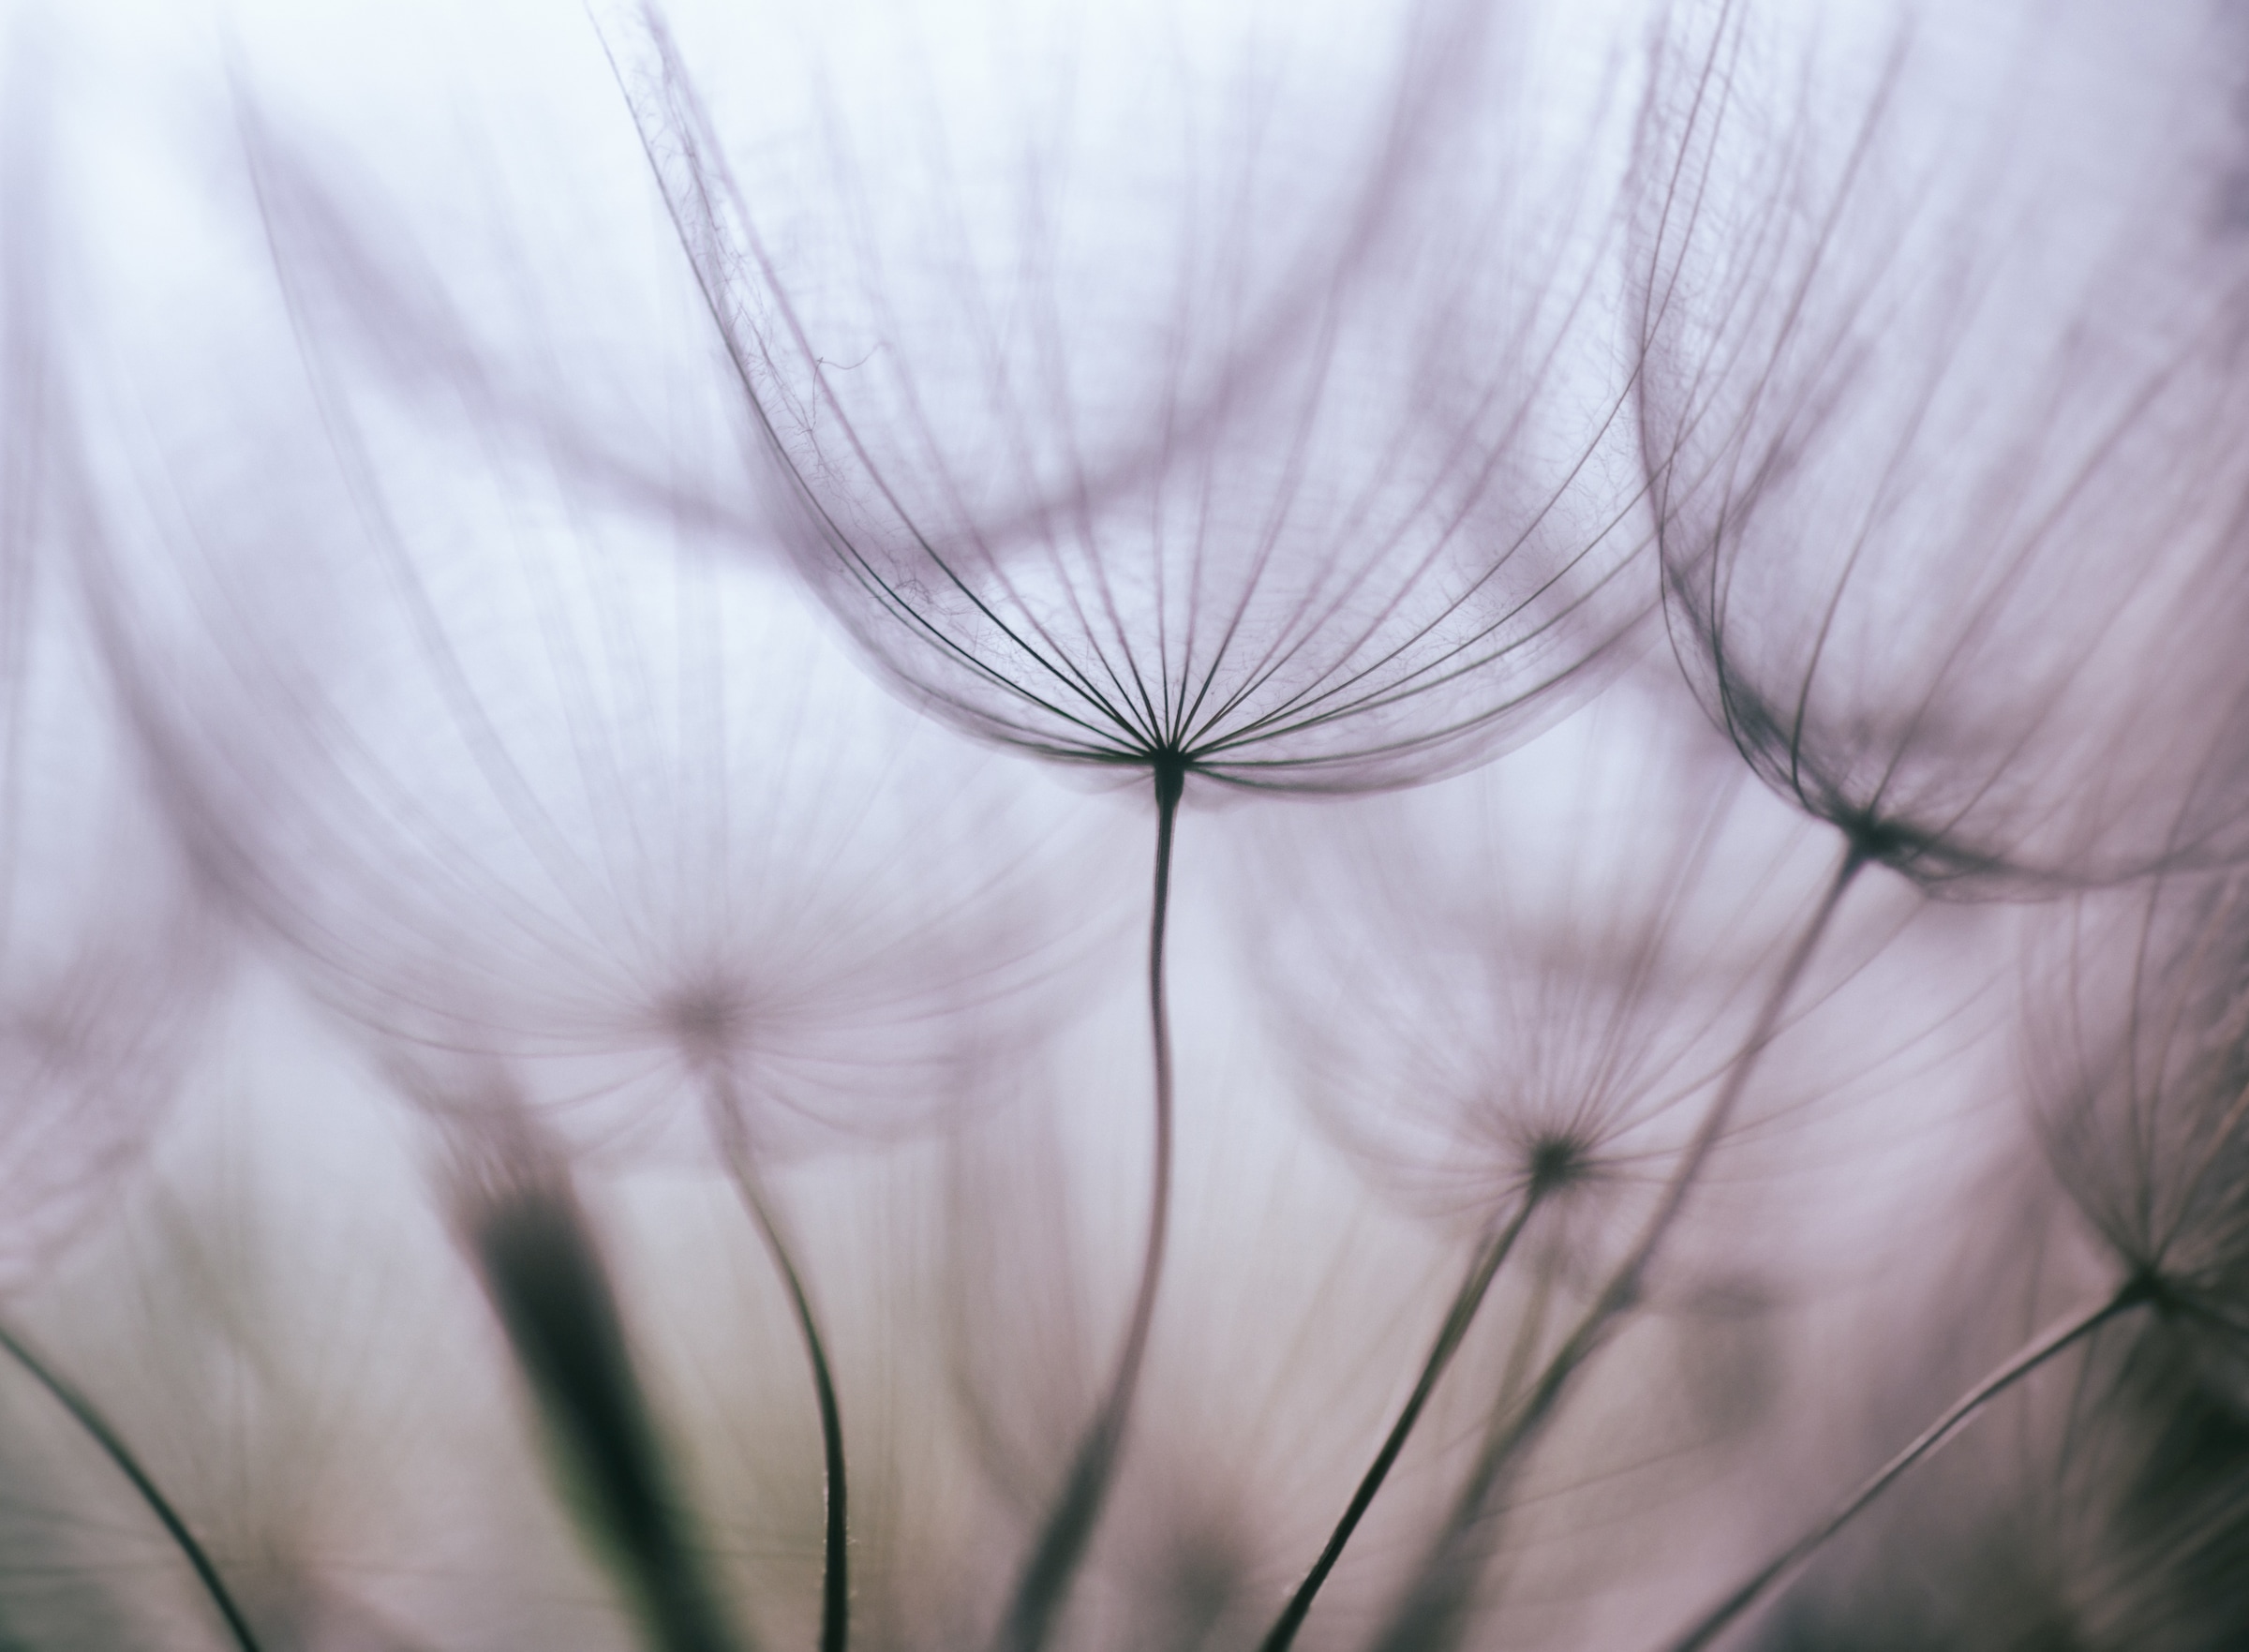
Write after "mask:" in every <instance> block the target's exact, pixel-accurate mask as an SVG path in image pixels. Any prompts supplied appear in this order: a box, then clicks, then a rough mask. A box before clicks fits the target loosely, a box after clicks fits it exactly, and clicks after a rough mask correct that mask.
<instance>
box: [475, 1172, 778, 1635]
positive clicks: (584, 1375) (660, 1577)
mask: <svg viewBox="0 0 2249 1652" xmlns="http://www.w3.org/2000/svg"><path fill="white" fill-rule="evenodd" d="M462 1214H463V1218H464V1221H463V1229H464V1232H465V1235H466V1237H467V1240H468V1243H469V1253H470V1255H471V1257H472V1258H474V1260H475V1263H476V1266H477V1271H478V1272H479V1274H480V1276H481V1278H482V1280H483V1283H484V1289H485V1291H486V1293H487V1294H488V1295H489V1296H490V1298H491V1300H492V1306H493V1311H494V1312H495V1314H496V1315H497V1316H498V1317H499V1322H500V1326H501V1329H503V1330H504V1331H505V1332H507V1337H508V1347H509V1349H510V1351H511V1352H512V1353H513V1354H514V1359H515V1363H516V1365H517V1367H518V1368H519V1369H520V1370H521V1371H522V1373H523V1375H524V1377H525V1379H526V1380H527V1381H528V1382H529V1385H530V1389H531V1392H532V1394H533V1395H534V1396H535V1397H536V1398H537V1400H538V1402H539V1406H540V1409H541V1410H542V1411H543V1412H544V1415H545V1419H546V1422H547V1426H548V1428H549V1430H550V1431H551V1435H552V1437H553V1439H554V1441H555V1443H556V1444H557V1445H558V1446H559V1447H560V1448H561V1451H562V1453H563V1455H564V1458H565V1460H566V1462H567V1465H568V1466H569V1468H570V1469H571V1470H573V1474H574V1479H575V1481H576V1490H577V1493H578V1495H579V1496H580V1498H581V1499H582V1504H581V1512H580V1520H581V1523H582V1524H583V1525H586V1526H587V1527H588V1528H589V1530H590V1535H592V1536H594V1537H596V1538H598V1539H599V1540H601V1544H602V1549H601V1551H600V1552H601V1557H602V1558H603V1560H604V1561H606V1562H607V1563H608V1564H609V1566H610V1567H611V1568H612V1570H614V1571H615V1573H616V1574H617V1577H618V1582H619V1583H620V1584H622V1585H624V1586H625V1588H626V1589H627V1590H628V1591H629V1592H630V1594H631V1596H632V1597H633V1604H634V1605H635V1606H637V1607H638V1609H639V1613H640V1615H641V1618H642V1621H643V1623H644V1624H645V1625H646V1629H647V1643H648V1645H650V1646H651V1647H654V1648H657V1649H658V1652H734V1648H736V1647H737V1645H740V1637H739V1636H738V1635H737V1632H736V1631H735V1630H734V1628H733V1626H732V1625H730V1624H729V1623H728V1622H727V1618H726V1614H725V1611H724V1609H723V1607H722V1604H721V1598H720V1596H719V1594H718V1592H717V1591H716V1590H714V1589H713V1588H712V1587H711V1585H710V1580H709V1578H708V1577H707V1575H706V1570H705V1563H704V1555H703V1552H702V1549H701V1547H700V1545H699V1544H698V1543H697V1542H696V1541H695V1540H694V1533H693V1530H692V1529H691V1528H690V1526H689V1525H688V1523H687V1520H686V1517H685V1516H684V1514H683V1512H682V1511H681V1508H680V1505H679V1501H678V1497H677V1496H676V1495H675V1493H674V1489H673V1485H672V1477H671V1474H670V1472H669V1464H668V1462H667V1460H666V1457H665V1454H664V1451H663V1444H662V1441H661V1439H660V1437H659V1435H658V1431H657V1427H656V1421H655V1418H654V1417H653V1415H652V1414H651V1412H650V1408H649V1406H648V1396H647V1393H646V1392H645V1391H644V1390H643V1388H642V1386H641V1382H640V1377H639V1374H638V1373H637V1372H636V1371H635V1370H634V1368H633V1354H632V1344H631V1341H630V1339H629V1338H628V1337H627V1335H626V1333H625V1327H624V1318H623V1315H622V1314H621V1313H620V1312H619V1311H618V1302H617V1293H616V1291H615V1289H614V1288H613V1287H612V1286H611V1284H610V1280H609V1273H608V1270H607V1268H606V1267H605V1266H604V1265H603V1260H602V1256H601V1252H600V1250H599V1248H598V1247H597V1246H596V1244H595V1243H594V1240H593V1236H592V1234H591V1233H590V1232H588V1229H587V1227H586V1224H585V1221H584V1219H583V1217H582V1216H581V1214H580V1213H579V1210H578V1203H577V1199H576V1197H575V1195H574V1193H573V1189H572V1187H571V1183H570V1181H569V1179H568V1176H567V1175H566V1174H565V1173H564V1172H562V1171H560V1170H559V1169H556V1168H550V1167H545V1166H541V1165H529V1166H517V1167H514V1168H513V1170H512V1173H509V1174H507V1175H506V1178H505V1180H504V1181H502V1182H500V1183H498V1184H496V1185H492V1186H488V1187H484V1188H478V1189H472V1190H470V1191H469V1198H467V1199H466V1200H465V1202H464V1209H463V1213H462ZM566 1483H567V1482H566Z"/></svg>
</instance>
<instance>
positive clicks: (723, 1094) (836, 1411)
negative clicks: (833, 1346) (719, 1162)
mask: <svg viewBox="0 0 2249 1652" xmlns="http://www.w3.org/2000/svg"><path fill="white" fill-rule="evenodd" d="M712 1104H713V1110H714V1114H715V1121H714V1122H715V1124H716V1125H717V1135H718V1139H719V1141H720V1144H721V1148H722V1152H723V1153H725V1156H726V1168H727V1170H728V1171H729V1172H730V1173H731V1174H732V1175H733V1177H734V1185H735V1188H736V1190H737V1192H739V1193H740V1195H741V1198H742V1203H743V1205H744V1206H745V1207H746V1208H747V1209H748V1210H749V1212H750V1218H751V1220H752V1221H753V1222H755V1223H756V1224H757V1231H758V1237H759V1238H761V1239H763V1240H764V1241H765V1243H766V1254H767V1256H769V1257H770V1258H772V1259H773V1267H774V1271H775V1272H778V1273H779V1274H780V1275H781V1279H782V1285H784V1286H785V1287H787V1288H788V1293H789V1302H790V1304H791V1305H792V1306H793V1307H794V1308H795V1309H796V1313H797V1332H798V1334H799V1335H800V1336H802V1338H803V1340H804V1355H805V1360H806V1362H807V1363H808V1364H810V1365H811V1367H812V1393H813V1396H814V1397H815V1399H816V1400H817V1401H818V1403H819V1406H820V1449H821V1455H822V1469H823V1475H824V1479H825V1484H826V1487H827V1535H826V1538H825V1540H824V1544H825V1570H824V1572H823V1575H822V1579H821V1589H820V1652H844V1647H845V1646H846V1645H848V1643H849V1642H850V1640H851V1556H850V1538H851V1525H850V1520H849V1517H848V1510H847V1506H846V1501H845V1494H846V1490H847V1487H848V1484H849V1481H848V1480H847V1477H846V1476H845V1473H844V1468H843V1412H842V1407H841V1406H839V1405H838V1404H837V1403H836V1385H835V1380H834V1378H833V1377H832V1376H831V1375H830V1373H829V1370H828V1364H827V1344H826V1342H825V1341H824V1340H823V1338H822V1337H821V1334H820V1321H819V1318H818V1317H817V1316H816V1315H814V1313H813V1312H812V1296H811V1294H810V1293H809V1292H808V1291H807V1290H806V1289H805V1286H804V1276H803V1275H802V1274H801V1273H799V1272H797V1262H796V1258H795V1257H794V1256H793V1255H792V1254H791V1250H790V1246H789V1243H788V1241H787V1239H786V1238H785V1237H784V1236H783V1234H782V1228H781V1222H780V1219H779V1217H778V1216H777V1215H776V1214H775V1213H774V1210H773V1206H772V1203H771V1201H770V1199H768V1198H767V1194H766V1190H765V1184H764V1183H763V1182H761V1181H760V1180H759V1178H758V1174H757V1166H756V1163H755V1161H754V1159H753V1158H752V1154H751V1153H750V1144H749V1141H748V1139H746V1137H745V1136H744V1134H743V1129H742V1123H741V1109H739V1108H738V1107H737V1105H736V1102H735V1096H734V1092H733V1088H732V1086H731V1085H729V1084H728V1083H727V1082H726V1081H725V1080H723V1079H722V1080H721V1081H720V1082H719V1084H718V1086H717V1087H716V1088H715V1090H714V1091H713V1093H712Z"/></svg>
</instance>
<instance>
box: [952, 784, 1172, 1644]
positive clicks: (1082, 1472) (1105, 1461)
mask: <svg viewBox="0 0 2249 1652" xmlns="http://www.w3.org/2000/svg"><path fill="white" fill-rule="evenodd" d="M1154 767H1155V894H1154V902H1153V904H1152V906H1151V909H1150V913H1149V919H1148V1024H1149V1035H1150V1039H1151V1041H1152V1043H1153V1044H1154V1052H1155V1120H1154V1123H1155V1141H1154V1168H1153V1171H1152V1175H1151V1182H1152V1183H1153V1185H1152V1188H1151V1191H1150V1194H1149V1201H1148V1248H1147V1251H1146V1253H1145V1254H1144V1255H1143V1257H1142V1258H1141V1261H1140V1283H1139V1292H1138V1294H1137V1295H1136V1296H1135V1298H1134V1301H1133V1305H1132V1319H1131V1323H1130V1324H1129V1326H1128V1327H1127V1328H1126V1330H1125V1332H1124V1350H1123V1351H1122V1352H1121V1353H1120V1354H1119V1355H1118V1357H1117V1367H1116V1373H1115V1375H1114V1376H1113V1377H1111V1378H1110V1387H1109V1395H1108V1397H1107V1398H1106V1399H1104V1400H1103V1401H1102V1403H1101V1409H1100V1410H1099V1411H1097V1412H1096V1413H1095V1416H1094V1421H1093V1423H1092V1425H1091V1426H1090V1427H1089V1428H1087V1430H1086V1432H1085V1436H1084V1438H1083V1440H1082V1441H1081V1442H1080V1445H1079V1448H1078V1455H1077V1458H1076V1460H1075V1461H1074V1462H1073V1463H1072V1464H1071V1465H1070V1474H1069V1478H1068V1479H1067V1480H1066V1481H1064V1482H1063V1488H1062V1494H1061V1496H1058V1497H1057V1498H1056V1499H1055V1501H1054V1505H1053V1508H1052V1510H1051V1511H1050V1512H1049V1514H1048V1516H1047V1524H1046V1527H1045V1529H1044V1530H1043V1531H1041V1532H1040V1533H1039V1537H1038V1541H1037V1543H1036V1544H1035V1546H1034V1548H1033V1549H1032V1551H1031V1559H1030V1562H1029V1564H1028V1565H1026V1566H1025V1567H1024V1568H1023V1575H1022V1580H1021V1582H1020V1583H1019V1584H1018V1585H1016V1591H1015V1601H1014V1604H1013V1605H1012V1606H1011V1607H1010V1608H1009V1609H1008V1613H1007V1618H1006V1621H1005V1624H1004V1625H1003V1626H1002V1628H1001V1630H1000V1634H999V1639H998V1641H997V1643H996V1652H1038V1649H1039V1648H1040V1647H1041V1646H1043V1645H1045V1644H1046V1640H1047V1636H1048V1634H1049V1633H1050V1631H1051V1630H1052V1629H1053V1626H1054V1616H1055V1614H1056V1613H1057V1612H1059V1611H1060V1610H1061V1608H1062V1602H1063V1598H1064V1596H1065V1594H1066V1593H1067V1592H1068V1589H1069V1585H1070V1579H1071V1577H1072V1576H1073V1575H1074V1574H1075V1573H1076V1571H1077V1570H1078V1564H1079V1562H1080V1560H1082V1559H1083V1558H1084V1555H1085V1548H1086V1544H1087V1543H1088V1542H1089V1541H1091V1540H1092V1539H1093V1535H1094V1526H1095V1523H1096V1522H1097V1521H1098V1520H1099V1519H1100V1516H1101V1509H1102V1505H1103V1504H1104V1503H1105V1502H1106V1501H1107V1500H1108V1496H1109V1488H1110V1481H1111V1479H1112V1478H1113V1477H1114V1475H1115V1472H1116V1465H1117V1454H1118V1452H1119V1451H1120V1450H1121V1449H1122V1448H1123V1446H1124V1429H1125V1425H1126V1423H1127V1422H1128V1421H1130V1420H1131V1415H1132V1401H1133V1396H1134V1394H1135V1393H1136V1392H1138V1390H1139V1381H1140V1365H1141V1363H1142V1362H1143V1360H1144V1359H1145V1358H1146V1356H1147V1352H1148V1332H1149V1327H1150V1326H1151V1325H1152V1324H1153V1323H1154V1318H1155V1295H1156V1287H1157V1285H1158V1283H1159V1282H1160V1281H1161V1279H1162V1277H1163V1272H1164V1247H1165V1243H1166V1241H1167V1239H1168V1238H1169V1232H1170V1226H1171V1112H1172V1084H1171V1013H1170V1008H1169V1001H1168V998H1167V995H1166V992H1165V987H1164V929H1165V919H1166V917H1167V915H1168V914H1169V907H1170V903H1171V834H1172V826H1173V825H1174V824H1175V822H1176V820H1177V817H1178V814H1179V799H1180V794H1181V793H1182V792H1183V791H1184V789H1185V785H1186V778H1187V777H1186V768H1185V766H1184V764H1182V763H1181V762H1179V761H1178V760H1177V759H1175V758H1165V759H1159V760H1158V761H1157V762H1156V764H1155V766H1154Z"/></svg>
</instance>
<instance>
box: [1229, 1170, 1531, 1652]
mask: <svg viewBox="0 0 2249 1652" xmlns="http://www.w3.org/2000/svg"><path fill="white" fill-rule="evenodd" d="M1546 1191H1547V1190H1546V1189H1545V1188H1544V1187H1542V1186H1535V1185H1534V1186H1533V1187H1531V1188H1530V1189H1529V1190H1528V1191H1527V1192H1526V1193H1525V1194H1524V1196H1523V1202H1522V1204H1521V1205H1520V1206H1519V1207H1518V1208H1517V1210H1516V1212H1515V1213H1514V1215H1513V1216H1512V1217H1511V1218H1509V1219H1508V1221H1507V1222H1505V1223H1504V1224H1502V1225H1501V1226H1500V1227H1498V1228H1497V1229H1495V1230H1494V1231H1493V1232H1492V1233H1491V1234H1490V1235H1489V1236H1488V1237H1487V1238H1486V1239H1485V1240H1484V1243H1482V1246H1481V1247H1479V1249H1478V1250H1477V1253H1476V1258H1475V1259H1474V1261H1472V1262H1471V1263H1470V1264H1469V1266H1468V1273H1467V1278H1466V1279H1464V1280H1462V1281H1461V1285H1460V1288H1459V1290H1457V1291H1456V1292H1454V1293H1453V1297H1452V1307H1451V1309H1450V1310H1449V1311H1448V1312H1447V1313H1446V1315H1445V1322H1444V1324H1443V1325H1442V1326H1441V1327H1439V1328H1438V1330H1437V1341H1436V1342H1435V1343H1434V1344H1433V1345H1432V1346H1431V1347H1430V1349H1429V1357H1428V1359H1426V1360H1425V1361H1423V1362H1422V1375H1421V1377H1420V1380H1418V1381H1417V1382H1415V1384H1414V1385H1413V1392H1412V1394H1411V1395H1409V1396H1408V1397H1407V1401H1406V1406H1405V1408H1404V1409H1403V1410H1401V1411H1400V1412H1399V1413H1398V1420H1397V1421H1396V1422H1395V1423H1393V1425H1392V1427H1391V1430H1390V1434H1389V1436H1388V1437H1387V1438H1385V1439H1384V1440H1383V1442H1382V1449H1381V1450H1380V1451H1377V1452H1376V1453H1375V1460H1374V1463H1373V1464H1372V1465H1371V1466H1369V1467H1368V1468H1367V1471H1366V1474H1365V1475H1364V1477H1363V1479H1361V1481H1359V1489H1358V1490H1357V1491H1356V1492H1354V1493H1353V1494H1352V1496H1351V1500H1350V1504H1349V1506H1348V1508H1346V1509H1345V1510H1344V1511H1343V1518H1342V1519H1341V1520H1339V1521H1337V1522H1336V1523H1335V1529H1334V1531H1333V1533H1331V1534H1330V1535H1329V1538H1328V1543H1327V1547H1326V1548H1324V1549H1322V1550H1321V1551H1320V1555H1319V1558H1318V1560H1316V1561H1314V1562H1313V1564H1312V1570H1311V1571H1310V1572H1309V1573H1307V1574H1306V1575H1305V1578H1304V1581H1303V1583H1302V1584H1300V1585H1298V1586H1297V1591H1296V1593H1295V1594H1294V1595H1293V1596H1291V1597H1290V1598H1289V1600H1288V1605H1287V1607H1285V1608H1284V1609H1283V1610H1282V1612H1281V1615H1280V1616H1279V1617H1278V1618H1277V1619H1276V1620H1274V1623H1273V1628H1272V1630H1270V1631H1269V1632H1268V1633H1267V1634H1266V1636H1265V1641H1264V1645H1263V1649H1262V1652H1287V1648H1288V1645H1290V1643H1292V1642H1293V1641H1294V1640H1295V1639H1296V1632H1297V1630H1300V1629H1301V1628H1303V1622H1304V1618H1305V1616H1306V1615H1308V1614H1309V1613H1310V1612H1311V1610H1312V1601H1313V1600H1314V1598H1315V1597H1316V1596H1318V1593H1319V1590H1320V1585H1323V1584H1325V1583H1326V1582H1327V1581H1328V1574H1329V1573H1330V1572H1331V1571H1333V1570H1335V1563H1336V1561H1337V1560H1339V1559H1341V1558H1342V1557H1343V1551H1344V1546H1345V1545H1346V1544H1348V1542H1349V1541H1350V1540H1351V1534H1352V1533H1353V1532H1355V1531H1357V1530H1358V1529H1359V1522H1360V1521H1361V1520H1362V1519H1363V1518H1364V1517H1365V1515H1366V1511H1367V1510H1368V1509H1369V1508H1370V1507H1372V1506H1373V1504H1374V1500H1375V1494H1376V1493H1377V1492H1378V1491H1380V1490H1381V1489H1382V1482H1383V1481H1384V1480H1386V1479H1388V1478H1389V1475H1390V1470H1391V1467H1392V1466H1393V1464H1395V1463H1396V1462H1397V1460H1398V1453H1399V1452H1401V1451H1404V1450H1405V1449H1406V1441H1407V1438H1408V1437H1409V1436H1411V1435H1412V1433H1413V1429H1414V1424H1415V1423H1417V1422H1418V1421H1421V1416H1422V1408H1423V1407H1424V1406H1427V1405H1428V1403H1429V1396H1430V1394H1431V1393H1433V1392H1436V1389H1437V1382H1438V1380H1439V1379H1440V1378H1442V1377H1443V1376H1444V1374H1445V1368H1446V1367H1447V1366H1449V1365H1450V1364H1452V1356H1453V1355H1454V1354H1455V1353H1457V1352H1459V1351H1460V1345H1461V1343H1462V1342H1463V1340H1465V1339H1466V1338H1467V1334H1468V1328H1469V1326H1470V1325H1472V1324H1474V1323H1475V1319H1476V1315H1477V1311H1478V1310H1479V1309H1481V1308H1482V1306H1483V1299H1484V1296H1485V1295H1486V1293H1487V1292H1489V1290H1490V1289H1491V1285H1492V1281H1493V1279H1494V1278H1496V1277H1497V1274H1498V1272H1499V1269H1500V1266H1501V1265H1502V1264H1503V1263H1505V1262H1506V1260H1507V1258H1508V1253H1509V1252H1511V1251H1512V1250H1513V1249H1514V1247H1515V1241H1516V1240H1517V1239H1518V1238H1520V1237H1521V1236H1522V1233H1523V1229H1524V1227H1525V1226H1526V1225H1527V1223H1528V1222H1529V1221H1530V1217H1531V1213H1532V1212H1533V1211H1535V1210H1537V1209H1538V1207H1539V1204H1540V1201H1541V1200H1542V1198H1544V1196H1545V1193H1546Z"/></svg>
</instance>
